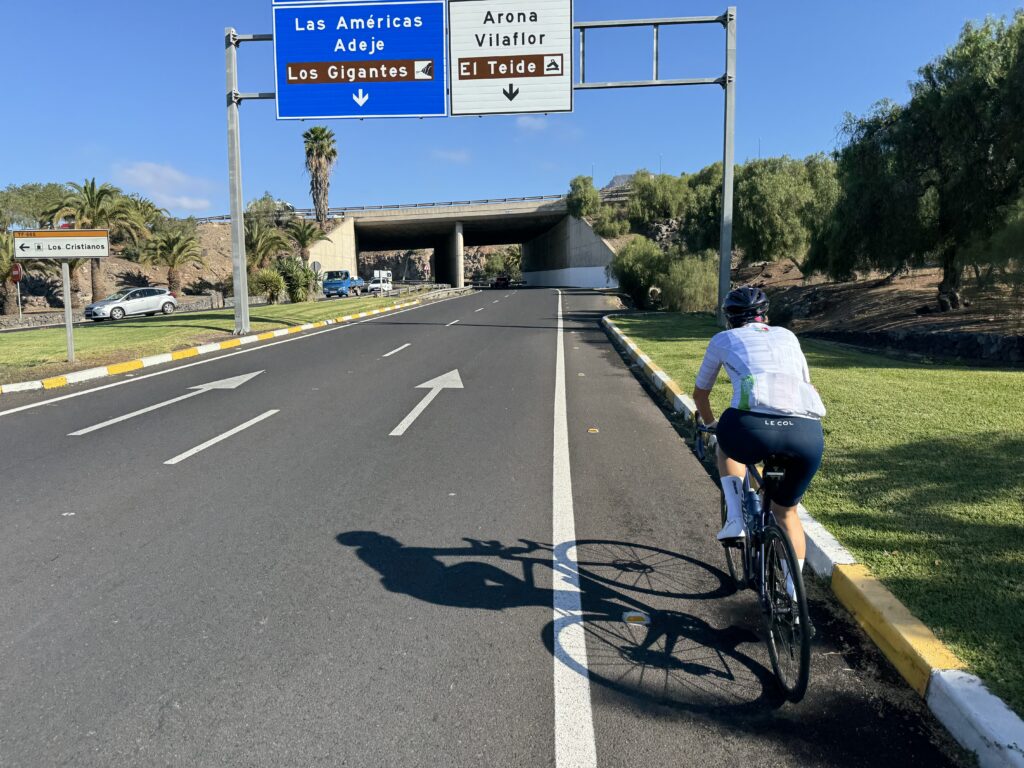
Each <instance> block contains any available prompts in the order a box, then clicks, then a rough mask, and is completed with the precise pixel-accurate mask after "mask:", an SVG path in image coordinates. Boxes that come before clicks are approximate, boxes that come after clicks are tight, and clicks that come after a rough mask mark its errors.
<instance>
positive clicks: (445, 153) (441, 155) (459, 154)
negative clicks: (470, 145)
mask: <svg viewBox="0 0 1024 768" xmlns="http://www.w3.org/2000/svg"><path fill="white" fill-rule="evenodd" d="M430 155H431V157H433V158H434V159H435V160H443V161H444V162H446V163H453V164H455V165H467V164H468V163H469V161H470V160H472V159H473V156H472V155H471V154H470V153H469V150H467V149H435V150H433V151H432V152H431V153H430Z"/></svg>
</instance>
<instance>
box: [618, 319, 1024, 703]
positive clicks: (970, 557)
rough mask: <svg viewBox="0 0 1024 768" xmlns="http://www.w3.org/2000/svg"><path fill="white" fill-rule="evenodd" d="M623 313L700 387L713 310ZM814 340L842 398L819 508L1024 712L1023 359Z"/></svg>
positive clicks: (672, 367)
mask: <svg viewBox="0 0 1024 768" xmlns="http://www.w3.org/2000/svg"><path fill="white" fill-rule="evenodd" d="M617 323H618V325H619V327H620V328H621V329H622V331H623V332H624V333H626V334H627V335H628V336H630V337H631V338H632V339H633V340H634V341H635V342H636V344H637V345H638V346H639V347H640V348H641V349H643V350H644V351H645V352H646V353H647V354H648V355H649V356H650V357H651V358H652V359H653V360H654V361H655V362H657V363H658V365H660V366H661V367H662V368H664V369H665V371H666V372H667V373H668V374H669V375H671V376H672V377H673V378H674V379H675V380H676V382H677V383H678V384H679V386H680V387H682V388H683V390H685V391H690V390H692V388H693V382H694V377H695V376H696V373H697V368H698V367H699V365H700V361H701V357H702V356H703V353H704V348H705V346H706V344H707V340H708V338H709V337H710V336H711V335H712V334H714V333H715V332H716V331H717V328H716V327H715V325H714V323H713V321H712V319H711V318H710V317H707V316H693V315H678V314H668V313H666V314H656V315H646V316H639V317H634V318H620V319H618V320H617ZM803 346H804V351H805V353H806V355H807V360H808V363H809V364H810V368H811V378H812V379H813V381H814V383H815V385H816V386H817V387H818V390H819V391H820V392H821V396H822V398H823V400H824V401H825V405H826V407H827V408H828V411H829V414H828V416H827V417H826V419H825V421H824V427H825V440H826V449H825V459H824V462H823V464H822V468H821V472H820V474H819V475H818V477H817V478H816V480H815V482H814V483H813V484H812V485H811V489H810V491H809V492H808V494H807V498H806V499H805V500H804V503H805V504H806V505H807V508H808V509H809V510H810V511H811V513H812V514H813V515H814V516H815V517H816V518H817V519H818V520H819V521H821V522H822V523H823V524H824V525H825V526H826V527H827V528H828V529H829V530H830V531H831V532H832V533H833V534H834V535H835V536H836V537H837V538H838V539H839V540H840V541H841V542H842V543H843V544H844V545H846V546H847V547H848V548H849V549H850V550H851V551H852V552H853V553H854V554H855V555H856V556H857V558H858V560H860V561H861V562H863V563H865V564H867V565H868V566H870V567H871V569H872V570H873V571H874V572H875V574H876V575H877V576H878V577H879V578H880V579H881V580H882V581H883V582H884V583H885V584H886V585H887V586H888V587H889V588H890V589H891V590H892V591H893V592H894V593H895V594H896V595H897V596H898V597H899V598H900V599H901V600H902V601H903V602H904V603H905V604H906V605H907V606H908V607H909V608H910V609H911V610H912V611H913V612H914V613H915V614H916V615H917V616H919V617H920V618H921V619H922V620H923V621H924V622H925V623H926V624H928V625H929V626H930V627H931V628H932V629H933V630H934V631H935V633H936V634H937V635H938V636H939V637H940V638H941V639H942V640H943V641H945V642H946V643H947V644H948V645H949V646H950V647H951V648H952V649H953V650H954V651H955V652H956V653H957V654H958V655H959V656H960V657H961V658H962V659H963V660H964V661H965V662H967V664H968V665H969V666H970V667H971V670H972V671H973V672H974V673H975V674H977V675H979V676H980V677H981V678H983V679H984V680H985V681H986V682H987V683H988V684H989V685H990V686H991V688H992V690H993V691H994V692H995V693H997V694H998V695H1000V696H1002V697H1003V698H1004V699H1005V700H1006V701H1007V702H1008V703H1009V704H1010V706H1012V707H1013V708H1014V709H1016V711H1017V712H1018V713H1022V714H1024V405H1022V393H1024V372H1021V371H1014V370H992V369H976V368H969V367H965V366H962V365H944V364H925V363H911V362H903V361H898V360H894V359H892V358H889V357H885V356H882V355H876V354H868V353H865V352H860V351H855V350H851V349H848V348H844V347H842V346H839V345H834V344H829V343H827V342H820V341H810V340H807V341H804V342H803ZM730 393H731V387H730V386H729V383H728V379H726V377H725V376H724V374H723V376H722V378H721V379H720V381H719V383H718V385H716V387H715V390H714V393H713V398H712V401H713V403H714V405H715V409H716V414H717V413H720V412H721V410H722V409H723V408H724V407H726V406H728V403H729V397H730Z"/></svg>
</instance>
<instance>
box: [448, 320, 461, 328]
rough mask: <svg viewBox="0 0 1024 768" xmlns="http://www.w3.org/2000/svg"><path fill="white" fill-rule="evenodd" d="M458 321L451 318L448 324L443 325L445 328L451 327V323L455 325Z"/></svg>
mask: <svg viewBox="0 0 1024 768" xmlns="http://www.w3.org/2000/svg"><path fill="white" fill-rule="evenodd" d="M458 322H459V321H458V320H452V321H451V322H450V323H448V325H446V326H445V328H451V327H452V326H453V325H455V324H456V323H458Z"/></svg>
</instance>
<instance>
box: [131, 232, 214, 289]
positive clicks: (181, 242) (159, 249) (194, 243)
mask: <svg viewBox="0 0 1024 768" xmlns="http://www.w3.org/2000/svg"><path fill="white" fill-rule="evenodd" d="M143 258H144V259H145V260H146V263H147V264H158V265H161V266H164V267H167V287H168V288H170V290H171V293H175V294H177V293H180V292H181V275H180V274H179V273H178V270H179V269H181V268H182V267H187V266H194V267H201V266H203V264H204V263H205V262H204V261H203V253H202V250H201V249H200V247H199V240H198V239H197V238H196V236H195V235H192V234H188V233H185V232H161V233H160V234H159V235H157V236H155V237H154V238H153V239H152V240H150V241H149V243H148V244H147V246H146V250H145V251H144V252H143Z"/></svg>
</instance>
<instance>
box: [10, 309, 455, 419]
mask: <svg viewBox="0 0 1024 768" xmlns="http://www.w3.org/2000/svg"><path fill="white" fill-rule="evenodd" d="M473 295H474V294H472V293H464V294H461V295H459V296H449V297H448V298H446V299H438V300H437V301H429V302H425V303H422V304H417V305H416V306H414V307H409V308H408V309H402V310H399V311H398V312H392V313H391V314H388V315H378V316H376V317H368V318H366V319H365V320H359V321H358V322H354V323H345V324H341V325H336V326H334V327H332V328H324V329H322V330H319V331H314V332H313V333H304V334H301V335H296V334H292V335H291V336H289V337H288V338H287V339H282V340H281V341H271V342H268V343H266V344H260V345H259V346H258V347H251V348H249V349H240V350H238V351H237V352H229V353H227V354H226V355H217V356H216V357H210V358H207V359H205V360H196V361H195V362H194V363H186V364H185V365H178V366H175V367H174V368H166V369H164V370H162V371H154V372H153V373H147V374H145V375H143V376H136V377H134V378H131V379H121V380H120V381H114V382H111V383H110V384H104V385H103V386H100V387H93V388H92V389H83V390H82V391H81V392H71V393H69V394H67V395H60V396H59V397H51V398H49V399H47V400H40V401H39V402H38V403H29V404H28V405H19V406H18V407H17V408H8V409H7V410H6V411H0V417H2V416H10V415H11V414H15V413H21V412H22V411H29V410H32V409H33V408H42V407H43V406H44V405H53V404H54V403H59V402H61V401H63V400H71V399H73V398H76V397H82V395H91V394H92V393H93V392H102V391H103V390H105V389H111V388H113V387H122V386H124V385H125V384H137V383H139V382H140V381H145V380H146V379H151V378H153V377H154V376H165V375H167V374H168V373H177V372H178V371H185V370H188V369H189V368H194V367H195V366H197V365H208V364H209V363H216V362H219V361H220V360H227V359H228V358H231V357H235V356H236V355H247V354H249V353H251V352H259V351H261V350H264V349H270V348H271V347H276V346H277V345H278V344H289V343H291V342H293V341H302V340H303V339H312V338H314V337H316V336H319V335H320V334H322V333H334V332H335V331H345V330H348V329H349V328H355V327H356V326H358V325H362V324H363V323H370V322H373V321H374V320H379V319H380V318H381V317H394V316H395V315H404V314H405V313H406V312H415V311H416V310H417V309H423V308H424V307H432V306H434V305H436V304H441V303H442V302H445V301H455V300H456V299H462V298H465V297H466V296H473ZM287 333H288V331H287V329H286V330H285V334H287ZM275 334H276V332H275ZM104 370H105V369H104ZM69 375H71V374H69ZM29 383H30V384H32V386H31V387H24V388H23V389H15V388H14V387H16V386H18V385H14V384H5V385H4V392H18V391H27V390H29V389H42V388H43V383H42V382H41V381H33V382H29ZM8 387H10V388H8Z"/></svg>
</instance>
